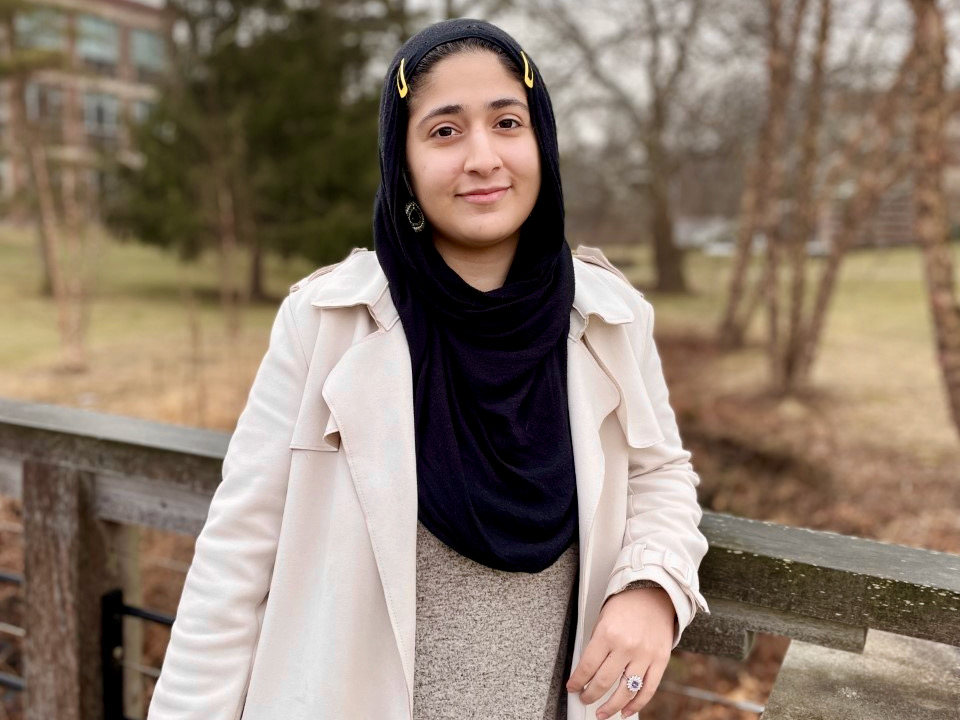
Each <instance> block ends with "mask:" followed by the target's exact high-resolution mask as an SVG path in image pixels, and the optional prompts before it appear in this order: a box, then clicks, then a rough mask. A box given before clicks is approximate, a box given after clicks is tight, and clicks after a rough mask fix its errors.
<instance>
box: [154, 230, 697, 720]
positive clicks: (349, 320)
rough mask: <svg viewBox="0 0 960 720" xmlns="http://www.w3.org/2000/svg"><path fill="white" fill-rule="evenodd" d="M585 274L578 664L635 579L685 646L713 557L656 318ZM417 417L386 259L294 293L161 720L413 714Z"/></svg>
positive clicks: (327, 272) (218, 505)
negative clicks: (668, 603)
mask: <svg viewBox="0 0 960 720" xmlns="http://www.w3.org/2000/svg"><path fill="white" fill-rule="evenodd" d="M574 265H575V280H576V297H575V300H574V309H573V311H572V313H571V321H570V335H569V340H568V345H567V348H568V371H567V378H568V396H569V408H570V423H571V433H572V438H573V451H574V462H575V468H576V475H577V492H578V502H579V518H580V521H579V522H580V527H579V531H580V534H579V537H580V585H579V589H580V594H579V601H578V608H577V609H578V614H577V618H578V622H577V627H576V645H575V655H574V665H576V662H577V661H578V659H579V656H580V653H581V651H582V649H583V647H584V646H585V644H586V642H587V641H588V640H589V639H590V636H591V633H592V631H593V626H594V623H595V622H596V619H597V615H598V613H599V610H600V607H601V605H602V604H603V602H604V601H605V600H606V598H608V597H609V596H610V595H612V594H614V593H616V592H618V591H620V590H622V589H623V588H624V586H625V585H627V584H628V583H630V582H632V581H634V580H639V579H650V580H654V581H656V582H657V583H659V584H660V585H662V586H663V587H664V588H665V589H666V591H667V592H668V593H669V595H670V598H671V599H672V601H673V604H674V606H675V608H676V614H677V632H676V640H679V637H680V633H681V632H682V630H683V628H685V627H686V626H687V625H688V624H689V623H690V621H691V620H692V619H693V616H694V614H695V612H696V610H697V608H698V607H699V608H701V609H704V610H705V609H706V603H705V602H704V600H703V598H702V596H701V595H700V593H699V591H698V581H697V567H698V565H699V563H700V560H701V558H702V557H703V555H704V554H705V552H706V549H707V543H706V540H705V539H704V537H703V535H702V534H701V533H700V532H699V530H698V529H697V524H698V522H699V519H700V508H699V506H698V505H697V499H696V490H695V487H696V485H697V483H698V478H697V476H696V474H695V473H694V472H693V470H692V468H691V466H690V462H689V457H690V456H689V454H688V453H687V452H686V451H684V449H683V447H682V446H681V444H680V437H679V435H678V433H677V425H676V422H675V420H674V414H673V412H672V410H671V409H670V406H669V404H668V401H667V388H666V385H665V384H664V380H663V375H662V373H661V369H660V360H659V357H658V355H657V351H656V348H655V347H654V343H653V336H652V326H653V315H652V311H651V308H650V305H649V304H648V303H647V302H646V301H645V300H644V299H643V298H642V296H641V295H640V294H639V293H638V292H636V291H635V290H634V289H633V288H632V287H630V285H629V284H628V283H627V282H626V280H625V279H624V278H623V276H622V275H620V274H619V272H618V271H616V270H615V269H613V267H612V266H610V265H609V263H608V262H607V261H606V259H605V258H603V256H602V255H601V254H600V253H599V251H595V250H592V249H588V248H581V249H579V250H578V252H577V254H576V260H575V262H574ZM412 403H413V397H412V383H411V370H410V354H409V351H408V348H407V343H406V340H405V338H404V334H403V328H402V325H401V323H400V322H399V321H398V315H397V310H396V308H395V307H394V305H393V302H392V300H391V298H390V293H389V292H388V290H387V280H386V277H385V276H384V274H383V272H382V270H381V269H380V266H379V264H378V262H377V258H376V255H375V254H374V253H373V252H370V251H354V253H353V254H352V255H351V256H350V257H349V258H348V259H347V260H345V261H344V262H342V263H340V264H339V265H337V266H334V267H333V268H327V269H324V270H319V271H317V272H316V273H314V274H313V275H311V276H310V277H309V278H307V279H305V280H304V281H302V282H300V283H298V284H297V285H294V286H293V287H292V288H291V293H290V295H289V296H288V297H287V298H286V299H285V300H284V302H283V304H282V305H281V307H280V310H279V313H278V315H277V319H276V321H275V324H274V326H273V330H272V333H271V337H270V346H269V349H268V351H267V353H266V356H265V357H264V359H263V362H262V364H261V366H260V369H259V371H258V373H257V376H256V379H255V381H254V383H253V386H252V389H251V391H250V396H249V399H248V402H247V405H246V408H245V409H244V411H243V413H242V415H241V416H240V419H239V421H238V423H237V428H236V431H235V432H234V434H233V437H232V439H231V441H230V445H229V448H228V451H227V454H226V457H225V459H224V464H223V481H222V483H221V484H220V486H219V488H218V490H217V492H216V494H215V496H214V498H213V500H212V502H211V504H210V511H209V515H208V517H207V521H206V524H205V526H204V528H203V531H202V532H201V533H200V535H199V537H198V538H197V544H196V551H195V555H194V558H193V563H192V565H191V567H190V571H189V573H188V574H187V578H186V583H185V585H184V588H183V595H182V597H181V600H180V606H179V610H178V612H177V620H176V623H175V624H174V626H173V629H172V632H171V637H170V644H169V646H168V648H167V653H166V658H165V660H164V663H163V669H162V673H161V677H160V679H159V681H158V683H157V686H156V689H155V691H154V695H153V700H152V704H151V706H150V711H149V714H148V720H239V719H240V718H243V720H327V719H331V720H332V719H336V720H365V719H367V718H369V719H371V720H373V719H376V720H410V718H411V717H412V713H413V708H412V704H413V699H412V698H413V668H414V651H415V649H414V626H415V621H416V590H415V579H416V568H415V563H416V523H417V491H416V464H415V460H414V424H413V410H412V408H413V404H412ZM451 672H456V668H451ZM600 702H602V701H598V702H597V703H595V704H594V705H592V706H591V707H590V708H586V707H584V705H583V704H582V703H580V701H579V696H577V695H570V696H569V701H568V707H569V717H570V720H584V719H585V718H590V720H593V718H594V717H595V715H594V712H595V710H596V708H597V707H599V704H600ZM616 717H620V716H619V715H616ZM418 720H419V719H418ZM426 720H434V719H433V718H430V719H426ZM436 720H440V719H436ZM491 720H500V719H493V718H491Z"/></svg>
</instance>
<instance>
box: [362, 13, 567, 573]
mask: <svg viewBox="0 0 960 720" xmlns="http://www.w3.org/2000/svg"><path fill="white" fill-rule="evenodd" d="M466 38H479V39H481V40H483V41H486V42H487V43H492V44H493V45H495V46H497V47H499V48H500V49H502V50H503V52H504V53H505V54H506V56H507V57H508V58H510V60H511V61H512V62H514V63H515V64H516V66H517V68H518V71H519V72H525V75H524V77H525V89H526V93H527V102H528V105H529V107H530V113H531V121H532V124H533V127H534V130H535V131H536V135H537V142H538V144H539V149H540V161H541V168H542V170H541V173H542V178H541V187H540V195H539V197H538V199H537V202H536V204H535V206H534V209H533V211H532V212H531V214H530V216H529V218H528V219H527V220H526V222H525V223H524V224H523V226H522V228H521V232H520V240H519V243H518V247H517V252H516V255H515V257H514V260H513V264H512V265H511V267H510V271H509V273H508V275H507V279H506V282H505V284H504V285H503V287H501V288H498V289H496V290H493V291H490V292H481V291H480V290H477V289H475V288H473V287H471V286H470V285H468V284H467V283H466V282H464V281H463V280H462V279H461V278H460V276H459V275H457V274H456V273H455V272H454V271H453V270H451V269H450V267H449V266H447V264H446V263H445V262H444V260H443V258H441V257H440V254H439V253H438V252H437V250H436V248H435V247H434V245H433V242H432V239H431V233H430V228H429V224H428V226H427V228H426V230H425V231H424V232H420V233H416V232H414V231H413V229H412V227H411V224H410V222H409V220H408V218H407V215H406V213H405V207H406V204H407V203H408V202H409V201H410V199H411V195H410V190H409V187H408V185H407V182H406V181H405V177H404V167H405V163H406V161H405V147H406V135H407V122H408V108H407V103H408V102H409V101H410V94H409V93H407V92H405V91H406V89H407V88H408V87H409V86H408V85H407V83H409V82H410V81H411V80H412V79H414V78H416V75H417V71H418V68H417V66H418V64H419V62H420V60H421V59H422V58H423V57H424V55H425V54H427V53H428V52H429V51H430V50H432V49H433V48H435V47H437V46H439V45H443V44H445V43H449V42H451V41H456V40H461V39H466ZM401 61H402V62H403V74H402V75H401V74H400V67H401ZM441 62H442V61H441ZM530 78H532V83H531V82H530ZM531 84H532V87H530V85H531ZM401 90H404V95H405V97H401ZM379 144H380V172H381V182H380V188H379V190H378V192H377V199H376V206H375V211H374V237H375V244H376V252H377V257H378V259H379V261H380V265H381V266H382V268H383V271H384V273H385V274H386V276H387V278H388V280H389V283H390V294H391V296H392V298H393V302H394V304H395V305H396V307H397V311H398V313H399V315H400V321H401V323H402V325H403V331H404V333H405V335H406V338H407V342H408V343H409V346H410V359H411V363H412V368H413V394H414V420H415V426H416V456H417V494H418V503H419V504H418V515H419V519H420V521H421V522H422V523H423V524H424V526H426V528H427V529H428V530H430V532H432V533H433V534H434V535H436V536H437V538H439V539H440V540H441V541H442V542H444V543H445V544H446V545H448V546H449V547H451V548H453V549H454V550H456V551H457V552H459V553H460V554H462V555H465V556H466V557H469V558H471V559H473V560H475V561H477V562H479V563H483V564H484V565H487V566H489V567H492V568H498V569H501V570H514V571H526V572H538V571H540V570H543V569H544V568H546V567H549V566H550V565H551V564H553V562H554V561H556V559H557V558H558V557H559V556H560V555H561V554H562V553H563V551H564V550H565V549H566V548H568V547H569V546H570V544H571V542H572V541H573V540H574V538H575V537H576V534H577V502H576V480H575V475H574V466H573V448H572V444H571V439H570V420H569V413H568V409H567V349H566V348H567V346H566V343H567V334H568V332H569V325H570V311H571V308H572V306H573V292H574V285H573V282H574V281H573V260H572V257H571V254H570V250H569V247H568V246H567V243H566V240H565V238H564V230H563V196H562V192H561V188H560V166H559V152H558V150H557V133H556V124H555V120H554V116H553V109H552V106H551V104H550V97H549V95H548V94H547V90H546V88H545V87H544V84H543V80H542V78H541V77H540V74H539V72H538V71H537V69H536V66H534V65H533V62H532V61H531V60H530V59H529V57H527V56H526V55H525V54H524V53H522V52H521V49H520V46H519V45H517V43H516V41H514V40H513V38H511V37H510V36H509V35H507V34H506V33H505V32H503V31H502V30H500V29H499V28H497V27H495V26H493V25H490V24H489V23H486V22H482V21H479V20H450V21H447V22H441V23H437V24H436V25H431V26H430V27H428V28H426V29H425V30H423V31H421V32H420V33H418V34H417V35H415V36H413V37H412V38H410V40H408V41H407V42H406V44H404V45H403V47H401V48H400V50H399V52H398V53H397V55H396V57H395V58H394V59H393V62H392V63H391V64H390V70H389V71H388V73H387V77H386V80H385V81H384V86H383V95H382V97H381V101H380V139H379ZM383 441H384V442H390V438H384V439H383Z"/></svg>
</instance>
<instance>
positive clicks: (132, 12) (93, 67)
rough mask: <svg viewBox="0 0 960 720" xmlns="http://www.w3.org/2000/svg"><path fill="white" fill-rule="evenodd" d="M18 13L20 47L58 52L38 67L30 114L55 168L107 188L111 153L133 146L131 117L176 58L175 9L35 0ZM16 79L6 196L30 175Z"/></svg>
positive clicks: (0, 169)
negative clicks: (18, 145) (16, 129)
mask: <svg viewBox="0 0 960 720" xmlns="http://www.w3.org/2000/svg"><path fill="white" fill-rule="evenodd" d="M30 4H31V5H32V6H34V7H33V8H32V9H30V10H28V11H25V12H22V13H20V14H19V15H18V16H17V17H16V21H15V34H16V39H15V47H17V48H20V49H22V50H29V49H37V50H46V51H52V52H54V53H57V56H58V60H59V62H58V63H57V66H56V67H55V68H50V69H43V70H36V71H34V72H33V73H32V74H31V76H30V78H29V81H28V82H27V83H26V85H25V88H24V101H25V105H26V121H27V123H28V124H30V126H31V127H32V128H33V129H34V130H36V131H39V132H41V133H42V135H43V138H44V145H45V147H46V149H47V155H48V158H49V159H50V161H51V165H52V166H53V168H54V169H55V173H57V174H60V173H77V176H76V177H75V178H72V179H73V180H75V181H76V182H78V183H81V184H83V185H85V186H86V187H87V188H89V189H92V190H94V191H95V192H100V191H102V190H103V183H104V181H105V177H106V176H105V175H104V173H103V172H102V170H101V169H100V166H101V162H100V161H101V160H102V158H103V154H104V153H108V154H111V155H114V154H118V153H119V154H123V153H127V152H130V150H131V148H130V138H129V132H128V122H129V121H134V122H135V121H137V120H138V119H142V118H143V117H145V116H146V114H147V113H149V111H150V108H151V107H152V105H153V103H154V102H155V100H156V97H157V88H156V84H157V82H158V81H159V79H160V78H161V77H162V76H163V74H164V72H165V71H166V68H167V63H168V42H169V38H170V32H171V19H170V16H169V14H168V13H167V12H166V11H164V10H163V9H162V8H160V7H155V6H152V5H148V4H144V3H140V2H135V1H134V0H31V2H30ZM11 88H12V84H11V82H10V81H9V80H7V81H5V82H3V83H2V84H0V123H2V125H3V128H4V132H3V141H4V152H3V157H2V159H0V198H5V199H9V198H11V197H13V196H14V195H15V193H16V192H17V190H18V189H20V188H22V187H24V186H25V185H26V184H27V183H28V181H29V176H28V169H27V167H26V166H25V164H24V160H23V158H22V157H21V156H19V154H18V153H17V152H15V151H14V150H15V149H14V148H12V147H11V142H12V137H15V135H16V134H15V133H11V132H9V125H10V122H11V113H10V92H11Z"/></svg>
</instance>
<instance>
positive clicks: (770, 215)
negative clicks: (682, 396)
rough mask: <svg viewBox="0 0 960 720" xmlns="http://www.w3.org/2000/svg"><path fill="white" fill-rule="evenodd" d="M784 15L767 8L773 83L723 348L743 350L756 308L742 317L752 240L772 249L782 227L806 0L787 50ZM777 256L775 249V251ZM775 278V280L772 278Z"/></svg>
mask: <svg viewBox="0 0 960 720" xmlns="http://www.w3.org/2000/svg"><path fill="white" fill-rule="evenodd" d="M782 10H783V3H782V0H770V2H769V6H768V13H769V15H768V23H767V26H768V35H769V47H768V54H767V68H768V78H769V90H768V96H769V97H768V104H767V115H766V117H765V119H764V123H763V127H762V128H761V131H760V138H759V139H758V141H757V151H756V153H757V154H756V159H755V161H754V163H753V165H752V169H751V173H750V178H749V179H748V182H747V185H746V186H745V187H744V191H743V196H742V197H741V204H740V222H739V227H738V230H737V242H736V247H735V249H734V259H733V267H732V269H731V275H730V284H729V290H728V291H727V302H726V305H725V307H724V311H723V316H722V318H721V321H720V327H719V330H718V339H719V341H720V344H721V345H723V346H725V347H740V346H742V345H743V341H744V337H745V335H746V330H747V327H748V326H749V324H750V319H751V317H752V315H753V310H754V308H755V307H756V305H757V303H756V302H755V301H754V300H753V299H751V300H748V301H747V303H746V312H742V309H743V303H744V297H745V289H746V280H747V271H748V269H749V266H750V258H751V255H752V248H753V238H754V235H756V233H757V229H758V227H759V226H762V227H763V229H764V232H765V234H766V235H767V237H766V239H767V246H768V248H770V247H772V245H773V242H771V238H770V236H769V234H768V233H769V232H770V230H771V228H775V227H777V225H778V223H779V214H780V213H779V206H778V201H779V194H780V182H781V179H780V177H779V175H778V174H777V173H778V172H779V173H781V174H782V168H783V163H782V160H781V159H780V155H779V148H780V146H781V145H782V144H783V136H784V132H785V128H786V113H787V102H788V100H789V98H790V88H791V85H792V81H793V65H794V62H795V55H796V47H797V38H798V35H799V32H800V27H801V25H802V18H803V14H804V13H805V11H806V0H800V1H799V2H798V4H797V7H796V10H795V15H794V18H793V30H792V32H791V34H790V36H789V39H790V43H789V44H788V45H784V42H783V35H782V33H781V29H780V22H781V16H782V14H783V13H782ZM773 252H774V253H775V252H776V251H775V250H774V251H773ZM771 273H772V276H771ZM775 275H776V257H775V255H774V254H771V253H768V260H767V263H766V266H765V268H764V272H763V275H762V277H761V278H760V280H759V284H758V285H757V287H756V290H755V292H759V293H762V294H767V292H768V290H769V288H770V287H771V283H775V282H776V277H775Z"/></svg>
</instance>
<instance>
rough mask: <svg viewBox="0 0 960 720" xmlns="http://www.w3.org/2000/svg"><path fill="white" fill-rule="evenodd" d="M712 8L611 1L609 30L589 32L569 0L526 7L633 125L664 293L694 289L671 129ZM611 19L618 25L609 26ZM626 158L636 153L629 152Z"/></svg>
mask: <svg viewBox="0 0 960 720" xmlns="http://www.w3.org/2000/svg"><path fill="white" fill-rule="evenodd" d="M706 5H707V3H706V0H670V1H669V2H668V1H666V0H663V1H661V0H641V1H640V2H633V1H630V2H620V3H609V4H607V5H606V6H605V9H604V12H605V13H606V18H605V19H606V20H607V21H608V22H607V23H605V24H606V25H607V26H609V27H608V29H606V30H603V31H601V32H590V31H588V28H589V27H590V25H591V23H588V22H585V21H584V18H583V17H581V14H580V13H579V12H578V8H577V4H576V3H573V2H570V1H569V0H531V2H530V3H529V4H528V5H527V8H528V12H529V13H530V14H531V15H532V16H535V17H536V18H537V21H538V23H540V24H541V25H543V26H544V27H546V28H547V29H548V30H549V31H550V33H551V34H552V36H553V37H555V38H556V40H557V41H559V42H558V44H560V45H562V46H564V47H565V48H567V49H569V51H571V52H572V53H573V54H574V55H575V57H576V58H577V62H576V63H575V66H577V67H582V68H583V70H584V72H585V73H586V74H587V75H588V76H589V78H590V80H591V83H592V85H593V87H594V88H595V89H596V90H598V91H600V92H602V93H603V94H604V96H605V98H606V102H607V107H608V108H610V110H611V111H612V112H613V113H614V114H615V115H616V117H618V118H620V121H621V122H624V123H626V124H627V125H628V126H629V128H630V129H631V131H632V132H631V134H632V136H633V137H634V138H635V142H636V143H637V145H638V146H639V147H640V148H641V149H642V151H643V152H642V155H641V158H640V159H639V161H638V162H640V163H642V166H641V167H636V166H634V169H633V170H634V171H633V176H634V181H633V182H634V183H635V178H636V177H638V176H642V177H643V178H644V181H643V182H642V183H641V187H642V189H643V191H644V194H645V199H646V202H647V205H648V210H649V217H650V236H651V238H652V241H653V247H654V260H655V266H656V274H657V288H658V289H659V290H662V291H665V292H685V291H686V290H687V281H686V276H685V273H684V266H683V254H682V252H681V250H680V249H679V248H678V247H677V244H676V242H675V238H674V217H673V215H674V213H673V208H672V201H671V190H672V187H673V184H674V178H675V176H676V169H677V163H676V158H675V154H674V151H673V148H672V147H671V144H670V140H669V132H670V129H671V124H672V123H673V122H674V120H675V114H676V110H677V101H678V97H679V96H680V93H681V86H682V82H683V80H684V77H685V75H686V72H687V69H688V67H689V61H690V55H691V49H692V47H693V45H694V43H695V41H696V38H697V34H698V31H699V29H700V28H701V20H702V19H703V16H704V12H705V8H706ZM611 18H615V19H616V21H615V22H613V23H611V22H609V20H610V19H611ZM625 68H630V70H629V71H628V70H625ZM638 74H639V75H640V78H639V79H640V81H641V83H642V86H643V88H644V90H642V91H638V89H637V85H638V77H637V75H638ZM624 156H625V157H629V156H630V149H629V148H625V149H624ZM628 184H630V183H629V182H628Z"/></svg>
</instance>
